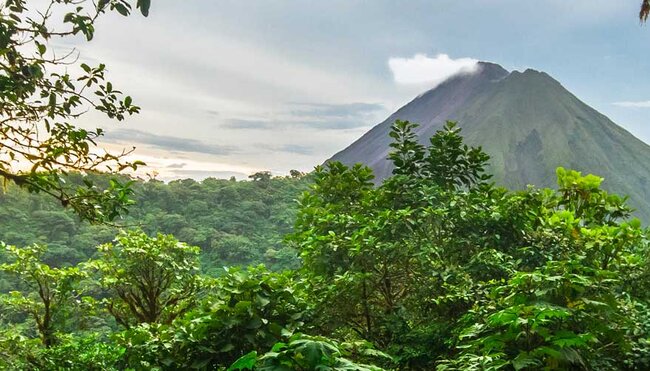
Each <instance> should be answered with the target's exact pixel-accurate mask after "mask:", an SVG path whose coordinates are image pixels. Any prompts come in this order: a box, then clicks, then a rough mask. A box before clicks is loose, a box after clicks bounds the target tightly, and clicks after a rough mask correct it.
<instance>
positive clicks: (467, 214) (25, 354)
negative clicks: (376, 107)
mask: <svg viewBox="0 0 650 371" xmlns="http://www.w3.org/2000/svg"><path fill="white" fill-rule="evenodd" d="M413 128H414V125H412V124H410V123H408V122H403V121H398V122H396V123H395V125H394V126H393V131H392V132H391V137H392V138H393V139H394V142H393V144H392V147H393V151H392V153H391V154H390V159H391V161H393V163H394V164H395V171H394V175H393V176H392V177H390V178H388V179H386V180H385V181H384V182H383V183H382V184H381V185H379V186H375V185H373V183H372V179H373V174H372V171H371V170H370V169H369V168H367V167H364V166H362V165H356V166H353V167H346V166H344V165H342V164H340V163H336V162H334V163H329V164H327V165H326V166H324V167H317V168H316V170H315V172H314V174H313V179H312V180H313V184H312V185H311V188H310V190H309V191H307V192H305V193H304V194H303V195H302V197H301V198H300V201H299V206H298V212H297V215H296V216H295V226H294V229H293V232H292V233H291V234H290V235H289V236H288V237H287V239H286V245H287V246H290V247H293V248H296V249H297V250H298V252H299V253H300V256H301V260H302V264H301V265H300V267H298V268H297V269H294V270H285V271H282V272H271V271H269V270H267V269H266V268H264V267H263V266H257V267H249V268H227V269H225V270H223V271H222V272H221V273H217V272H213V273H215V274H213V275H206V274H204V273H201V269H200V259H204V258H205V257H206V256H210V255H206V254H205V253H204V254H203V255H201V254H200V253H199V249H198V248H195V247H192V246H191V245H192V244H186V243H182V242H179V241H178V240H177V239H176V238H175V237H173V236H170V235H163V234H154V233H152V232H151V231H152V230H147V231H142V230H137V229H136V230H127V231H123V232H120V233H119V234H118V236H117V238H116V239H115V240H114V241H113V242H111V243H108V244H103V245H100V246H98V247H97V249H96V252H95V253H94V254H92V259H90V260H88V261H86V260H84V261H82V262H80V263H78V264H66V265H58V266H57V265H55V264H53V263H52V261H47V259H46V258H47V257H48V253H47V250H48V249H47V247H45V246H41V245H31V246H21V247H14V246H6V258H5V259H6V263H5V264H4V265H2V271H4V272H5V274H7V275H10V276H12V277H14V279H18V280H20V283H19V284H18V285H16V286H15V287H13V288H12V290H13V291H12V292H10V293H7V294H4V295H3V296H2V299H1V301H0V302H1V305H2V312H1V313H2V317H1V318H0V321H1V325H2V331H1V333H0V354H1V355H2V357H0V367H3V368H8V369H73V370H74V369H127V368H128V369H136V370H139V369H206V370H207V369H209V370H219V369H227V368H230V369H231V370H250V369H255V370H316V369H320V370H380V369H411V370H430V369H436V368H437V369H440V370H496V369H505V370H507V369H517V370H520V369H625V370H634V369H638V370H644V369H648V368H649V367H650V343H649V339H650V326H649V324H650V322H649V318H648V304H649V303H648V300H649V299H650V297H648V293H647V290H646V287H647V286H648V284H649V283H650V265H649V264H648V263H649V260H648V259H649V258H650V257H649V256H648V240H647V231H646V230H644V229H643V228H642V226H641V223H640V222H639V221H638V220H636V219H630V218H629V214H630V210H629V208H628V207H627V206H626V205H625V202H624V199H622V198H620V197H618V196H616V195H612V194H608V193H607V192H605V191H603V190H601V189H600V183H601V182H602V179H601V178H599V177H597V176H594V175H586V176H582V175H581V174H579V173H577V172H575V171H571V170H565V169H558V171H557V176H558V189H557V190H552V189H536V188H530V189H528V190H526V191H519V192H510V191H508V190H506V189H502V188H498V187H495V186H494V185H493V184H492V183H490V180H489V179H490V177H489V176H488V175H486V174H485V172H484V169H485V167H486V163H487V161H488V156H487V155H485V153H483V151H482V150H481V149H480V148H471V147H467V146H466V145H464V144H463V141H462V137H461V136H460V133H459V130H458V129H457V128H456V127H455V126H454V124H453V123H449V124H448V125H447V126H446V127H445V128H444V130H442V131H440V132H438V133H436V134H435V135H434V136H433V137H432V138H431V142H430V146H429V147H428V148H425V147H424V146H422V145H420V144H418V142H417V139H416V136H415V134H414V133H413ZM266 180H267V181H270V182H271V183H270V184H273V181H274V180H271V179H266ZM258 181H259V179H258ZM258 181H253V182H247V183H246V182H245V183H238V182H232V183H231V184H230V187H232V188H231V190H232V189H237V188H238V187H241V188H242V189H255V188H253V187H260V186H261V184H259V183H258ZM275 181H276V182H287V184H289V186H286V187H287V188H285V190H288V189H290V188H292V187H297V186H296V184H297V183H295V182H296V180H290V179H277V180H275ZM291 182H294V183H291ZM187 183H188V182H186V181H183V182H176V183H174V184H171V185H168V186H167V185H163V184H160V183H157V182H153V183H151V184H149V183H145V184H143V185H140V186H142V187H145V188H147V187H151V189H157V190H158V192H161V193H162V192H164V190H167V191H171V190H172V189H174V186H175V187H178V188H177V189H176V190H175V192H179V194H185V196H186V197H185V198H181V199H176V198H167V199H166V200H168V201H169V202H170V203H177V206H173V207H177V209H173V210H178V209H183V208H188V209H189V208H190V204H192V203H193V201H194V199H193V198H192V197H194V196H196V197H198V198H199V199H200V200H201V201H202V202H197V203H196V205H195V206H194V207H195V209H193V210H197V215H198V216H197V218H209V215H210V213H211V212H214V213H217V214H220V213H221V212H222V211H218V212H217V211H215V210H210V212H208V211H207V210H206V208H205V206H206V205H205V202H206V201H205V200H206V199H207V198H208V197H209V196H206V195H201V193H202V191H204V190H206V189H209V187H214V189H216V190H220V189H224V188H227V187H228V186H229V183H228V181H216V180H210V181H207V184H206V182H203V183H195V182H190V183H189V184H187ZM217 185H220V186H217ZM298 188H299V187H298ZM293 189H295V188H293ZM189 190H191V192H193V193H189V192H190V191H189ZM186 191H187V192H188V193H184V192H186ZM228 192H230V191H228ZM219 193H220V192H219V191H214V192H213V193H212V194H213V195H214V194H219ZM257 193H258V192H253V193H251V194H249V195H248V197H253V196H254V195H253V194H255V197H257V196H258V195H257ZM287 193H290V192H287ZM189 195H192V197H191V196H189ZM141 197H144V196H141ZM234 198H235V197H234V196H233V197H227V198H225V199H226V200H233V199H234ZM143 199H144V200H147V198H146V197H144V198H143ZM162 199H163V198H162V196H160V198H159V197H158V196H157V197H153V200H159V201H160V200H162ZM243 200H245V199H242V201H241V202H242V204H243V202H244V201H243ZM144 202H145V203H146V202H147V201H144ZM160 202H162V201H160ZM262 204H263V203H262ZM151 205H158V206H157V207H159V208H160V211H159V214H156V213H154V212H152V211H151V210H154V209H155V207H154V206H151ZM180 205H183V206H180ZM240 206H241V205H240ZM147 210H149V211H148V212H146V213H143V214H142V215H144V216H146V215H148V214H150V215H154V216H153V217H151V218H149V219H146V220H145V221H144V222H143V223H142V224H143V227H144V228H151V227H149V223H151V222H152V221H154V220H158V219H162V217H163V216H164V215H165V214H166V209H164V208H163V206H162V204H156V203H155V202H152V203H151V204H149V206H147ZM139 212H142V211H138V208H137V207H136V208H134V209H133V211H132V215H133V218H136V214H137V213H139ZM178 215H183V214H180V213H179V214H178ZM187 215H188V217H189V216H191V215H192V214H187ZM201 215H202V216H201ZM289 217H290V216H289V215H287V218H289ZM281 219H282V220H284V219H283V218H281ZM26 220H27V219H26ZM218 220H225V221H232V220H233V219H227V218H224V219H216V220H213V222H212V223H214V224H213V225H219V223H218V222H217V221H218ZM154 225H156V226H158V225H159V224H154ZM178 225H182V227H180V228H181V229H179V230H178V231H175V233H179V234H180V233H182V232H181V231H182V230H183V228H193V229H194V230H196V231H200V230H201V228H203V227H197V226H195V224H194V220H192V219H190V220H185V223H179V224H178ZM200 225H202V226H203V225H207V224H200ZM213 228H214V227H213ZM44 230H48V229H44ZM147 232H149V233H147ZM241 232H244V233H248V232H247V231H244V230H241ZM183 233H187V234H186V235H183V238H182V239H191V238H200V237H196V236H194V235H200V234H199V233H196V232H192V233H190V232H183ZM212 236H213V243H212V242H211V243H210V246H211V248H212V249H214V251H213V253H214V254H219V251H221V250H222V249H226V247H225V246H224V245H220V243H221V242H220V241H222V240H223V239H225V238H223V237H224V236H223V235H222V234H219V233H218V234H217V235H216V236H214V235H212ZM226 237H227V236H226ZM192 241H194V242H201V241H203V240H192ZM274 249H275V248H274ZM88 255H91V254H88ZM50 259H51V258H50Z"/></svg>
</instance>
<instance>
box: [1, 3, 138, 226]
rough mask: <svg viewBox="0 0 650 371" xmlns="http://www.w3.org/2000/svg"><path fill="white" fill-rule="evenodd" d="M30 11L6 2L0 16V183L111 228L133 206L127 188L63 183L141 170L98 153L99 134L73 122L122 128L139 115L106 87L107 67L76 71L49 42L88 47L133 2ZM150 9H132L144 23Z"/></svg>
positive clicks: (70, 56) (69, 56) (79, 66)
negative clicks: (90, 117)
mask: <svg viewBox="0 0 650 371" xmlns="http://www.w3.org/2000/svg"><path fill="white" fill-rule="evenodd" d="M35 4H36V3H35V2H30V4H29V5H28V4H27V2H26V1H25V0H8V1H6V2H5V3H4V4H3V5H2V6H1V8H0V61H1V63H0V115H1V116H2V121H1V123H0V177H1V178H2V179H3V180H4V181H5V183H6V182H13V183H15V184H16V185H18V186H20V187H23V188H25V189H27V190H28V191H30V192H44V193H47V194H49V195H51V196H53V197H54V198H56V199H57V200H58V201H59V202H60V203H61V204H62V205H63V206H67V207H70V208H72V209H73V210H74V211H75V212H76V213H77V214H78V215H79V217H81V218H82V219H86V220H90V221H110V220H113V219H115V218H116V217H117V216H119V215H121V214H123V213H124V212H125V211H126V206H127V205H128V204H129V203H130V200H129V194H130V189H129V184H128V183H127V184H122V183H120V182H118V181H117V180H112V181H111V182H110V185H109V186H108V187H104V188H101V187H98V186H97V185H96V184H95V183H93V182H92V178H89V177H86V178H84V179H83V182H81V183H80V184H69V183H66V182H65V178H64V175H65V174H66V173H67V172H68V171H71V170H74V171H77V172H81V173H88V172H93V171H106V170H107V171H110V172H115V171H122V170H124V169H126V168H133V169H135V168H137V166H138V165H140V164H141V162H138V161H135V162H128V161H125V160H124V156H125V155H126V154H127V153H128V152H123V153H117V154H113V153H104V152H103V151H99V150H96V149H95V148H94V147H95V146H96V144H97V143H96V141H97V139H98V138H99V137H100V136H102V135H103V131H102V130H101V129H95V130H87V129H83V128H80V127H77V126H75V125H74V124H73V123H72V122H73V121H74V120H75V119H77V118H79V117H80V116H81V115H82V114H83V113H85V112H87V111H88V110H89V109H94V110H96V111H99V112H101V113H103V114H105V115H106V116H107V117H108V118H110V119H117V120H120V121H121V120H123V119H124V118H125V116H126V115H131V114H134V113H137V112H139V110H140V108H139V107H138V106H135V105H133V100H132V98H131V97H129V96H126V97H124V98H122V92H121V91H119V90H117V89H115V88H114V87H113V84H112V83H111V82H109V81H107V80H106V78H105V73H106V66H105V65H104V64H99V65H98V66H89V65H87V64H85V63H80V62H78V55H76V53H75V51H74V50H72V51H61V50H57V49H59V47H56V46H55V45H54V43H52V39H53V38H57V39H58V38H61V37H67V38H73V37H74V36H75V35H83V36H84V37H85V38H86V39H87V40H88V41H90V40H91V39H92V38H93V36H94V34H95V22H96V21H97V20H98V18H99V17H100V16H101V15H103V14H105V13H107V12H113V11H115V12H117V13H119V14H122V15H124V16H127V15H129V13H130V12H131V8H132V2H131V1H127V0H101V1H88V0H63V1H61V0H50V1H46V2H42V3H41V6H42V7H41V8H39V6H38V5H35ZM31 5H33V6H31ZM149 6H150V1H149V0H146V1H144V0H138V1H137V3H136V7H137V8H139V9H140V10H141V12H142V14H144V15H146V14H148V12H149ZM26 169H27V170H26Z"/></svg>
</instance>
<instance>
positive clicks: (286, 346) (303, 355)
mask: <svg viewBox="0 0 650 371" xmlns="http://www.w3.org/2000/svg"><path fill="white" fill-rule="evenodd" d="M350 356H352V357H354V358H355V359H358V358H369V359H375V360H376V359H383V360H386V359H388V360H390V357H389V356H387V355H386V354H383V353H381V352H378V351H376V350H373V349H371V348H370V347H369V344H365V343H362V344H359V343H356V344H351V343H343V344H338V343H337V342H336V341H334V340H331V339H328V338H324V337H320V336H306V335H302V334H297V335H294V336H292V337H291V338H290V339H289V341H288V342H287V343H282V342H279V343H276V344H275V345H274V346H273V348H272V349H271V350H270V351H269V352H267V353H266V354H263V355H260V356H258V355H257V352H256V351H253V352H250V353H248V354H246V355H244V356H243V357H241V358H240V359H238V360H237V361H236V362H235V363H234V364H233V365H232V366H231V367H230V368H228V371H235V370H258V371H292V370H331V371H381V370H383V369H382V368H379V367H377V366H372V365H366V364H362V363H356V362H354V361H351V360H350V359H348V358H345V357H350Z"/></svg>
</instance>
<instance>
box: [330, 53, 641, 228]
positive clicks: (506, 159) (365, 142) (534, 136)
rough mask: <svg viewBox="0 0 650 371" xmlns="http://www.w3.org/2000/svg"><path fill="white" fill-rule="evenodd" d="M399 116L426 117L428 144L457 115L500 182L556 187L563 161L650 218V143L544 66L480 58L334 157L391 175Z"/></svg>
mask: <svg viewBox="0 0 650 371" xmlns="http://www.w3.org/2000/svg"><path fill="white" fill-rule="evenodd" d="M398 119H399V120H408V121H411V122H415V123H418V124H420V126H419V127H418V128H417V130H416V131H417V134H418V136H419V138H420V141H421V142H422V143H423V144H425V145H426V144H427V143H428V139H429V138H430V137H431V136H432V135H433V134H434V133H435V132H436V131H437V130H439V129H441V128H442V126H443V125H444V123H445V121H446V120H451V121H457V122H458V125H459V127H460V128H462V132H461V134H462V135H463V137H464V138H465V141H466V143H467V144H469V145H472V146H481V147H483V150H484V151H485V152H487V153H488V154H489V155H490V167H489V169H488V171H489V172H490V173H491V174H493V175H494V181H495V182H496V184H497V185H502V186H505V187H508V188H510V189H525V188H526V187H527V186H528V185H535V186H538V187H554V186H555V185H556V176H555V169H556V168H557V167H559V166H562V167H565V168H569V169H574V170H578V171H581V172H583V174H586V173H592V174H595V175H598V176H601V177H603V178H605V181H604V182H603V188H605V189H607V190H608V191H610V192H614V193H617V194H619V195H627V196H629V198H630V199H629V204H630V205H631V206H632V207H634V208H636V209H637V211H636V215H637V216H639V217H640V218H642V219H643V220H645V221H646V222H647V221H648V220H650V188H649V187H648V186H649V179H648V178H649V177H650V146H648V145H647V144H646V143H644V142H643V141H641V140H639V139H638V138H636V137H635V136H633V135H632V134H630V133H629V132H628V131H626V130H625V129H623V128H622V127H620V126H618V125H616V124H615V123H614V122H612V121H611V120H610V119H609V118H607V117H606V116H604V115H603V114H601V113H599V112H598V111H596V110H595V109H593V108H591V107H590V106H588V105H587V104H585V103H584V102H582V101H581V100H580V99H578V98H577V97H576V96H575V95H573V94H571V92H569V91H568V90H567V89H565V88H564V87H563V86H562V85H561V84H560V83H559V82H558V81H556V80H555V79H553V78H552V77H551V76H549V75H548V74H546V73H544V72H539V71H535V70H532V69H528V70H526V71H524V72H518V71H512V72H509V71H507V70H505V69H504V68H503V67H501V66H499V65H497V64H493V63H486V62H479V66H478V69H477V71H476V72H474V73H471V74H467V73H466V74H459V75H456V76H455V77H452V78H450V79H449V80H447V81H445V82H444V83H442V84H440V85H438V86H437V87H436V88H434V89H432V90H429V91H427V92H425V93H424V94H421V95H419V96H418V97H416V98H415V99H413V100H412V101H411V102H410V103H408V104H406V105H405V106H403V107H402V108H400V109H399V110H398V111H397V112H395V113H394V114H392V115H391V116H390V117H388V118H387V119H386V120H385V121H383V122H382V123H380V124H379V125H377V126H375V127H374V128H372V129H371V130H370V131H369V132H367V133H366V134H364V135H363V136H362V137H361V138H359V139H358V140H357V141H355V142H354V143H352V144H351V145H350V146H348V147H347V148H345V149H344V150H342V151H341V152H339V153H337V154H336V155H334V156H333V157H332V158H331V160H335V161H341V162H343V163H345V164H348V165H351V164H354V163H359V162H360V163H364V164H366V165H368V166H370V167H371V168H373V170H374V171H375V175H376V177H377V179H378V180H381V179H384V178H386V177H388V176H390V175H391V172H392V166H391V163H390V162H389V161H388V160H387V159H386V158H387V156H388V153H389V150H390V148H389V144H390V137H389V136H388V133H389V132H390V128H391V125H392V123H393V122H394V121H395V120H398Z"/></svg>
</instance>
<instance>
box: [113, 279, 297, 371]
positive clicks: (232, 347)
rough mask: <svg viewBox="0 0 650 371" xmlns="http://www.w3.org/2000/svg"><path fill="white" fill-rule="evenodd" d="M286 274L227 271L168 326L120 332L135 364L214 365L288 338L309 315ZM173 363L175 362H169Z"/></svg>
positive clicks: (221, 364) (132, 364) (140, 365)
mask: <svg viewBox="0 0 650 371" xmlns="http://www.w3.org/2000/svg"><path fill="white" fill-rule="evenodd" d="M299 287H300V284H299V283H294V282H293V281H292V279H291V276H290V275H289V273H270V272H268V271H266V270H265V269H264V268H262V267H257V268H249V269H248V270H246V271H243V270H239V269H232V270H228V272H227V273H226V274H225V275H224V276H223V277H220V278H218V279H217V280H216V281H215V282H214V283H213V284H212V293H211V294H209V295H208V296H207V297H206V298H205V299H204V302H203V304H202V305H201V306H199V307H198V308H196V309H194V310H193V311H191V312H189V313H187V314H186V315H185V316H184V317H182V318H179V319H177V320H176V321H175V322H174V323H172V324H171V325H169V326H165V325H156V324H154V325H148V324H143V325H141V326H138V327H134V328H132V329H130V330H128V331H126V332H124V333H122V334H120V335H119V336H118V337H119V343H120V344H123V345H124V346H125V347H126V348H127V349H128V352H127V357H128V360H129V365H130V366H131V367H135V368H151V367H159V368H162V369H170V368H174V367H176V368H182V369H215V368H218V367H227V366H229V365H230V364H231V363H232V362H234V361H235V360H236V359H237V358H239V357H241V356H242V355H243V354H245V353H246V352H249V351H251V350H256V351H263V350H266V349H269V348H271V346H273V344H275V343H276V342H278V341H283V340H286V339H287V338H288V337H289V336H291V335H292V334H293V333H294V331H296V330H297V329H300V328H302V327H303V325H304V320H305V319H306V318H307V317H308V306H307V303H306V301H305V299H306V298H304V297H303V296H302V292H301V291H300V290H299ZM172 366H173V367H172Z"/></svg>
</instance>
